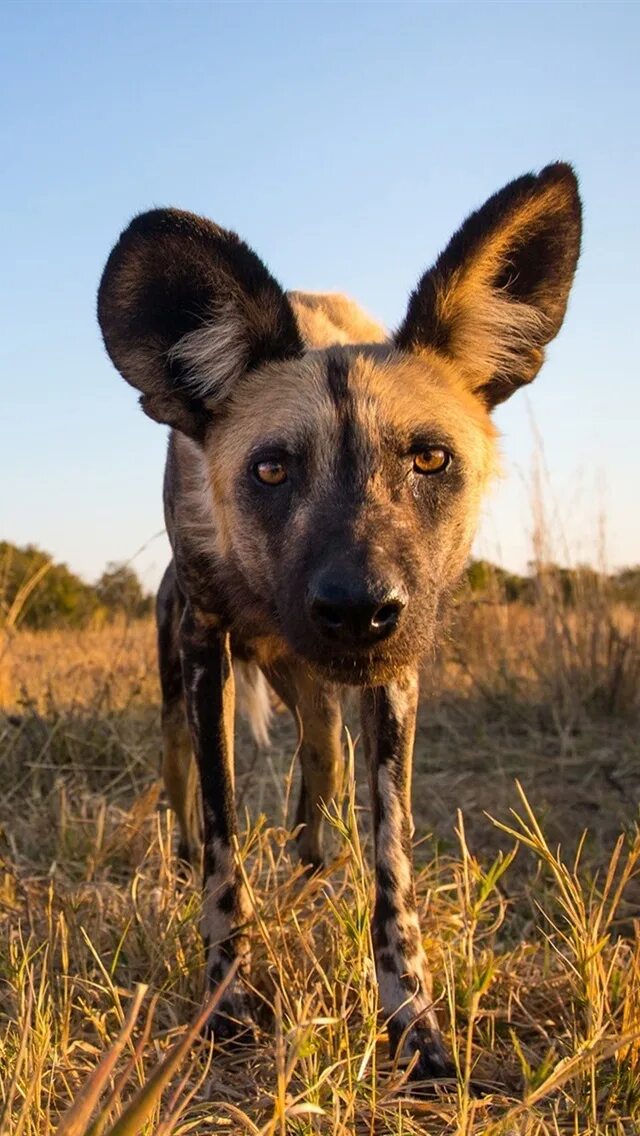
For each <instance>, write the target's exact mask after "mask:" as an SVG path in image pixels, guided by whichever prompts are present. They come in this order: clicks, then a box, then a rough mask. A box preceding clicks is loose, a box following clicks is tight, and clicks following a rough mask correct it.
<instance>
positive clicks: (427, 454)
mask: <svg viewBox="0 0 640 1136" xmlns="http://www.w3.org/2000/svg"><path fill="white" fill-rule="evenodd" d="M450 461H451V454H450V453H449V451H448V450H443V449H442V448H441V447H440V446H434V447H433V448H429V449H426V450H420V452H419V453H417V454H414V455H413V468H414V469H415V471H416V473H442V472H443V471H444V470H445V469H446V468H447V466H448V465H449V462H450Z"/></svg>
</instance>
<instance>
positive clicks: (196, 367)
mask: <svg viewBox="0 0 640 1136" xmlns="http://www.w3.org/2000/svg"><path fill="white" fill-rule="evenodd" d="M98 320H99V322H100V327H101V330H102V335H103V338H104V342H105V346H106V348H107V351H108V352H109V355H110V356H111V359H112V361H113V363H114V364H115V366H116V367H117V368H118V370H119V371H120V372H121V374H122V375H123V376H124V378H125V379H126V380H127V382H128V383H131V385H132V386H134V387H137V389H138V390H139V391H141V392H142V398H141V399H140V402H141V404H142V407H143V409H144V410H145V412H146V413H147V414H148V415H149V416H150V417H151V418H154V419H155V420H156V421H157V422H165V423H167V424H168V425H169V426H173V427H175V428H176V429H177V430H181V431H182V432H183V433H184V434H188V435H189V436H190V437H192V438H195V439H196V440H198V441H202V439H203V437H204V434H205V431H206V428H207V424H208V423H209V421H210V420H211V416H212V413H213V412H214V411H215V409H216V407H217V406H218V405H219V404H220V403H221V401H222V400H223V399H224V398H225V397H226V395H227V394H228V393H229V391H230V389H231V387H232V386H233V384H234V382H235V381H236V380H237V379H238V378H239V377H241V375H243V374H245V373H246V372H247V371H248V370H250V369H251V368H252V367H255V366H258V365H259V364H261V363H266V362H268V361H269V360H278V359H285V358H290V357H294V356H297V355H301V354H302V352H303V344H302V340H301V337H300V333H299V331H298V327H297V324H296V320H295V316H294V314H293V311H292V309H291V306H290V304H289V301H288V299H287V297H286V295H285V293H284V292H283V290H282V288H281V287H280V285H279V284H278V283H277V282H276V281H275V280H274V278H273V277H272V276H271V274H270V273H269V272H268V271H267V269H266V268H265V266H264V264H263V263H262V261H261V260H260V259H259V258H258V257H257V256H256V255H255V253H254V252H252V250H251V249H250V248H249V247H248V246H247V245H246V244H244V242H243V241H241V240H240V238H239V237H237V236H236V234H235V233H231V232H228V231H227V230H225V229H221V228H219V227H218V226H217V225H214V224H213V223H212V222H211V221H207V220H205V219H204V218H202V217H197V216H195V215H194V214H192V213H183V212H181V211H179V210H177V209H154V210H152V211H151V212H149V213H142V214H140V216H138V217H136V218H135V219H134V220H133V221H132V222H131V224H130V225H129V227H128V229H125V231H124V232H123V233H122V236H121V237H120V240H119V241H118V243H117V245H116V246H115V248H114V249H113V251H112V253H111V255H110V257H109V260H108V261H107V265H106V268H105V270H104V273H103V275H102V280H101V282H100V289H99V292H98Z"/></svg>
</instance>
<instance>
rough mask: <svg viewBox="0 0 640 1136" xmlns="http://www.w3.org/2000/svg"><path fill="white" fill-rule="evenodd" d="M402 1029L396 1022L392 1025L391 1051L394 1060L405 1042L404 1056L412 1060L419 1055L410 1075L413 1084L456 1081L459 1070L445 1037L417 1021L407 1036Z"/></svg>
mask: <svg viewBox="0 0 640 1136" xmlns="http://www.w3.org/2000/svg"><path fill="white" fill-rule="evenodd" d="M403 1032H404V1031H403V1030H402V1028H401V1027H400V1026H399V1025H397V1024H396V1023H395V1022H393V1021H391V1022H390V1023H389V1047H390V1050H391V1056H392V1057H394V1055H395V1054H396V1053H397V1051H398V1047H399V1045H400V1043H401V1041H402V1056H403V1057H407V1058H409V1060H411V1058H413V1056H414V1054H416V1053H417V1054H418V1059H417V1061H416V1062H415V1064H414V1066H413V1068H412V1070H411V1073H410V1074H409V1080H410V1081H434V1080H444V1079H447V1080H448V1079H451V1078H453V1079H455V1077H456V1068H455V1065H454V1064H453V1061H452V1060H451V1058H450V1057H449V1054H448V1053H447V1051H446V1049H445V1047H444V1043H443V1041H442V1037H441V1035H440V1033H439V1031H438V1030H435V1029H433V1028H432V1027H431V1026H429V1025H428V1024H427V1023H426V1022H421V1021H417V1022H414V1024H413V1025H412V1026H411V1029H410V1030H409V1031H408V1032H407V1033H406V1034H405V1035H404V1040H403V1039H402V1034H403Z"/></svg>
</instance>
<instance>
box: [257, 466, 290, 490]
mask: <svg viewBox="0 0 640 1136" xmlns="http://www.w3.org/2000/svg"><path fill="white" fill-rule="evenodd" d="M253 472H254V474H255V476H256V477H257V478H258V481H261V482H262V484H263V485H282V483H283V482H284V481H286V480H287V470H286V468H285V466H284V465H283V464H282V462H279V461H261V462H256V464H255V465H254V467H253Z"/></svg>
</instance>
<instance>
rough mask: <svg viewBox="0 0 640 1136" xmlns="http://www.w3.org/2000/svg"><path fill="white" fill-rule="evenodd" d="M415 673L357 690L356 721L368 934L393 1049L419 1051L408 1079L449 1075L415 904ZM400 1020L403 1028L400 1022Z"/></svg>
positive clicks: (416, 691)
mask: <svg viewBox="0 0 640 1136" xmlns="http://www.w3.org/2000/svg"><path fill="white" fill-rule="evenodd" d="M417 701H418V677H417V674H416V673H410V674H407V675H405V676H404V677H403V678H402V679H397V680H396V681H394V682H391V683H389V684H388V685H386V686H380V687H375V688H372V689H368V690H365V691H363V694H362V725H363V734H364V742H365V753H366V758H367V765H368V770H369V779H370V785H371V800H372V808H373V822H374V838H375V874H376V898H375V907H374V912H373V924H372V937H373V948H374V953H375V963H376V973H377V976H378V987H379V991H380V1002H381V1007H382V1010H383V1012H384V1014H385V1016H386V1018H387V1019H388V1020H389V1043H390V1047H391V1054H392V1056H393V1055H394V1054H395V1053H396V1050H397V1048H398V1045H399V1042H400V1039H401V1037H402V1035H403V1034H404V1033H405V1030H407V1032H406V1034H405V1041H404V1046H403V1056H408V1057H411V1056H412V1055H413V1053H415V1052H416V1051H417V1052H418V1053H419V1054H420V1056H419V1059H418V1062H417V1065H416V1067H415V1069H414V1071H413V1074H412V1076H413V1078H415V1079H420V1080H422V1079H425V1078H428V1077H443V1076H449V1075H451V1074H452V1072H453V1068H452V1065H451V1062H450V1060H449V1058H448V1057H447V1054H446V1051H445V1049H444V1046H443V1043H442V1038H441V1036H440V1031H439V1029H438V1023H437V1020H436V1016H435V1012H434V1010H433V998H432V993H431V974H430V972H429V967H428V964H427V960H426V957H425V953H424V949H423V946H422V939H421V935H420V926H419V923H418V914H417V910H416V895H415V887H414V882H413V863H412V854H411V838H412V835H413V823H412V818H411V759H412V754H413V742H414V736H415V722H416V707H417ZM407 1027H409V1028H408V1029H407Z"/></svg>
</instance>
